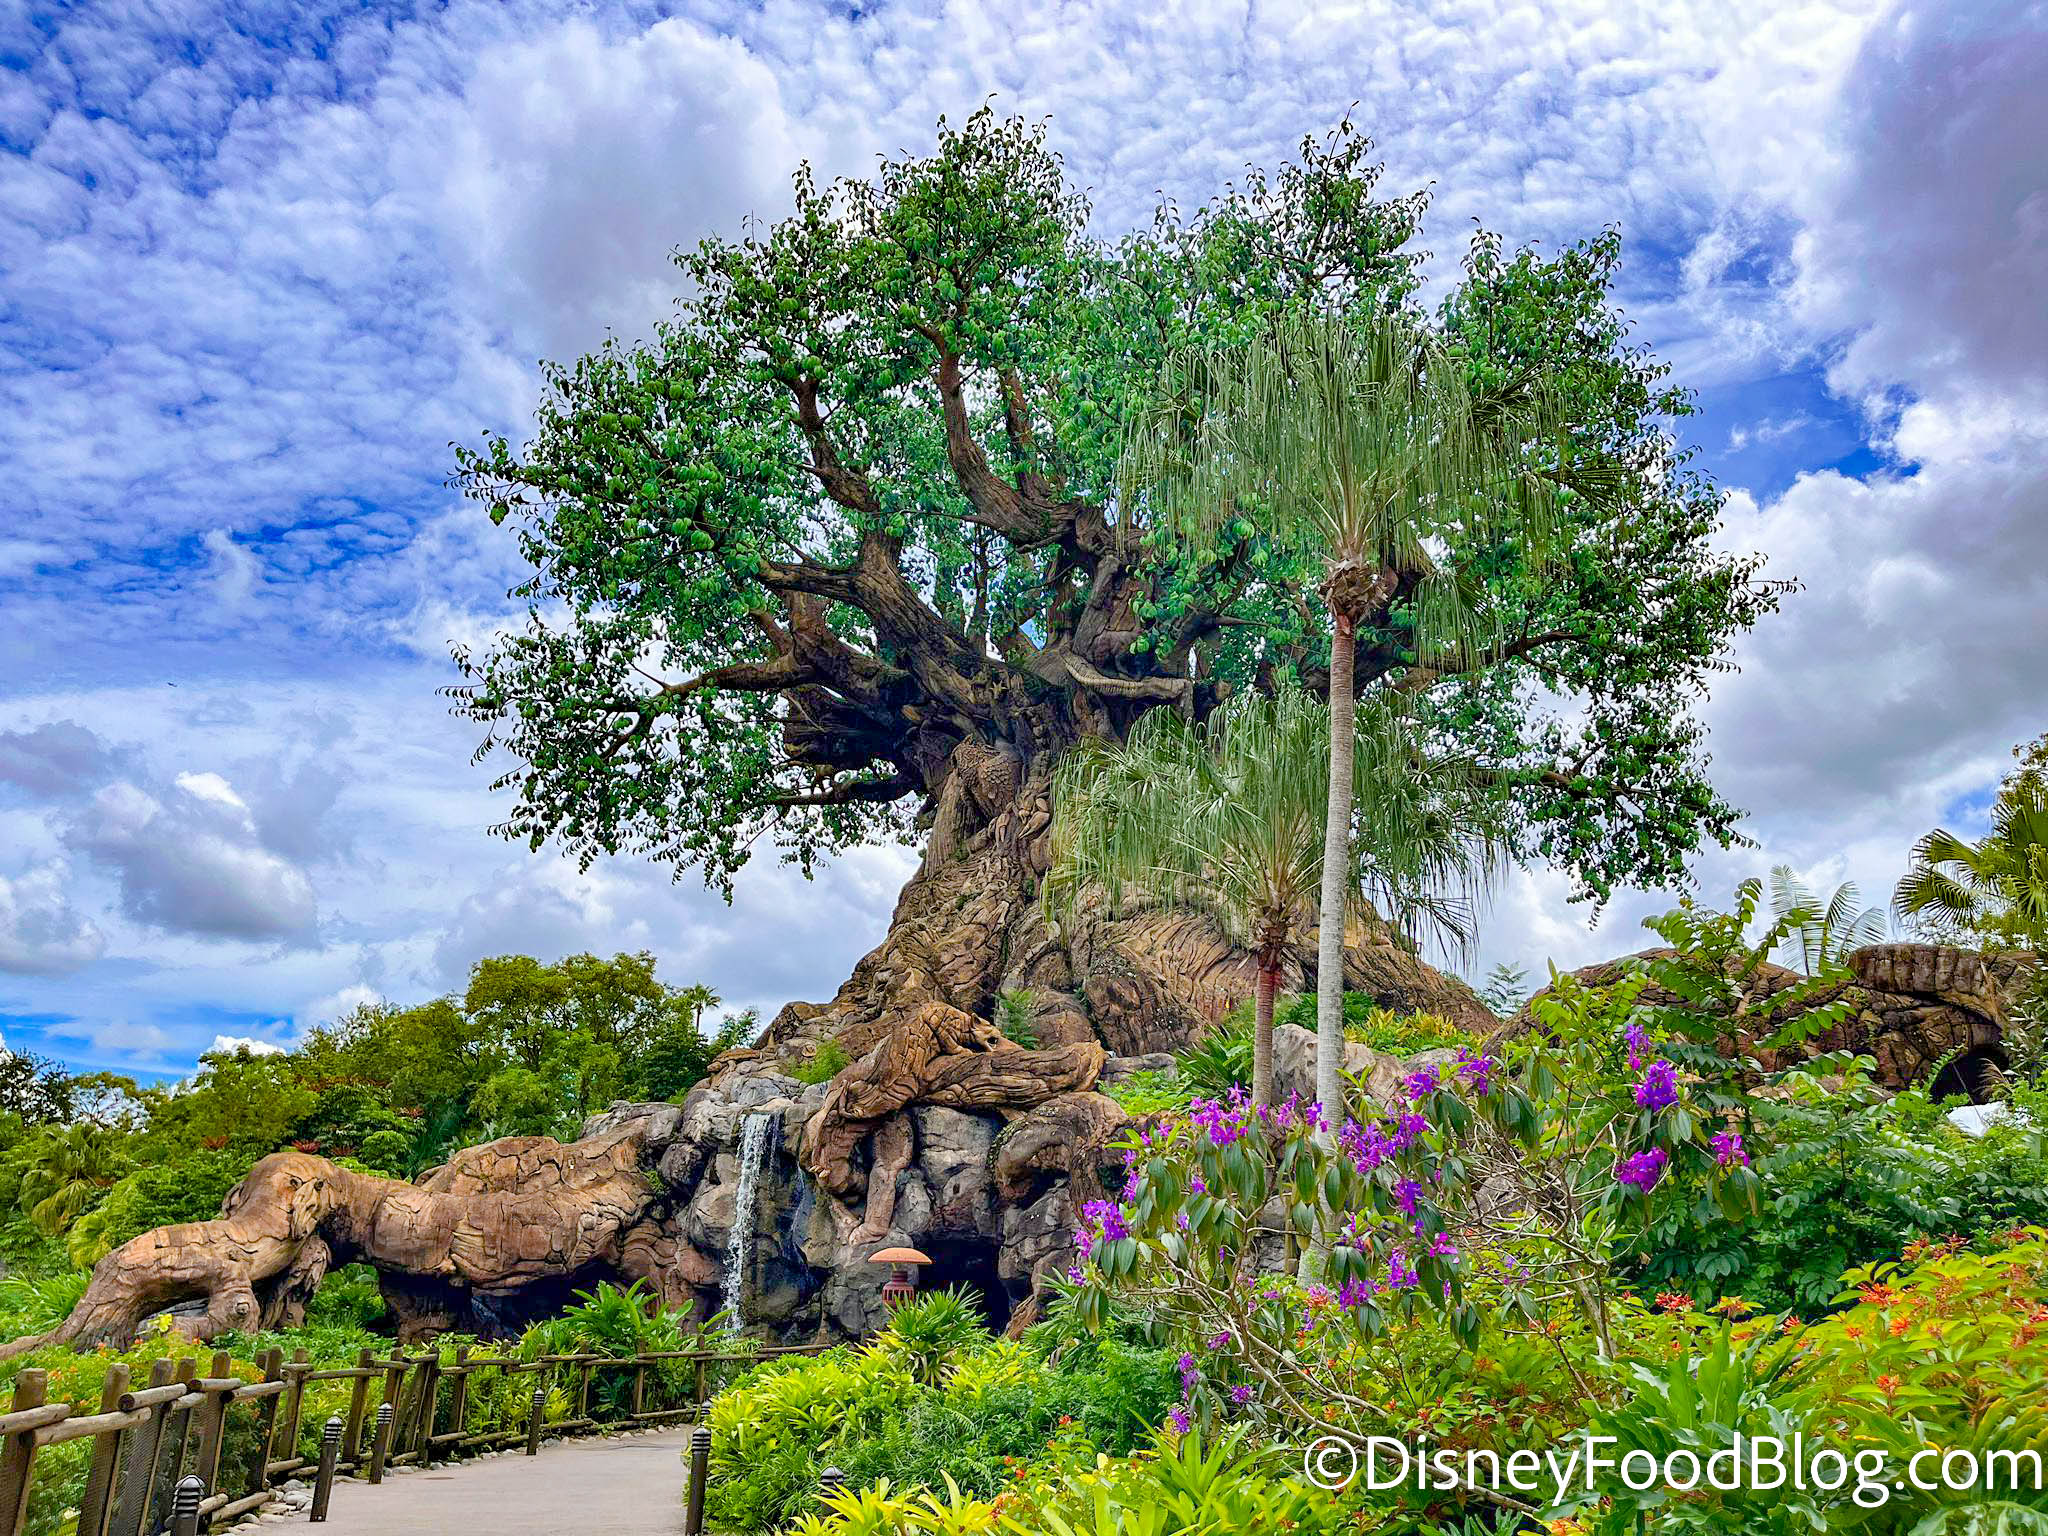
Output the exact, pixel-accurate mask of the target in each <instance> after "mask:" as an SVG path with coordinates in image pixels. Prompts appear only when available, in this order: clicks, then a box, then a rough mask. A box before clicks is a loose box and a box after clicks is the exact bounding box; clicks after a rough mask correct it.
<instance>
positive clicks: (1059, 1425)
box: [708, 1291, 1179, 1532]
mask: <svg viewBox="0 0 2048 1536" xmlns="http://www.w3.org/2000/svg"><path fill="white" fill-rule="evenodd" d="M1048 1344H1050V1346H1051V1348H1050V1352H1049V1353H1048V1350H1047V1347H1046V1346H1047V1345H1048ZM1178 1390H1179V1385H1178V1377H1177V1375H1176V1371H1175V1367H1174V1363H1173V1358H1172V1357H1171V1356H1170V1355H1169V1354H1168V1353H1167V1352H1166V1351H1164V1350H1150V1349H1142V1348H1132V1347H1130V1346H1129V1345H1127V1344H1125V1343H1124V1342H1122V1341H1121V1340H1120V1339H1119V1338H1117V1337H1114V1336H1111V1335H1103V1336H1099V1337H1098V1336H1088V1337H1086V1338H1085V1339H1083V1338H1081V1337H1078V1336H1076V1335H1073V1334H1071V1333H1069V1332H1065V1331H1063V1330H1060V1329H1053V1330H1049V1331H1044V1332H1035V1334H1034V1339H1033V1341H1032V1342H1031V1343H1019V1342H1017V1341H1015V1340H1006V1339H992V1338H990V1337H989V1334H988V1330H987V1329H986V1328H985V1327H984V1326H983V1325H982V1323H981V1321H980V1318H979V1315H978V1314H977V1312H976V1311H975V1309H974V1307H973V1305H972V1303H971V1301H970V1300H969V1299H968V1298H967V1297H966V1296H965V1295H963V1294H961V1293H957V1292H943V1291H941V1292H934V1293H932V1294H930V1295H928V1296H925V1297H922V1298H920V1299H919V1300H918V1301H916V1302H914V1303H912V1304H911V1305H909V1306H906V1307H903V1308H901V1309H900V1310H899V1311H898V1312H897V1313H896V1314H895V1316H894V1317H893V1318H892V1319H891V1321H890V1326H889V1327H888V1328H887V1329H885V1330H884V1331H883V1332H882V1333H881V1334H880V1335H879V1336H878V1337H877V1338H876V1339H875V1341H874V1342H873V1343H872V1344H869V1345H867V1346H864V1347H858V1348H855V1347H841V1348H838V1349H834V1350H830V1351H827V1352H826V1353H824V1354H821V1355H815V1356H810V1357H806V1358H802V1359H798V1358H787V1359H778V1360H773V1361H769V1362H766V1363H764V1364H762V1365H760V1366H757V1367H755V1368H754V1369H753V1370H752V1371H750V1372H748V1374H747V1375H746V1376H744V1377H742V1378H741V1379H740V1380H739V1381H738V1382H737V1383H735V1384H734V1385H733V1386H732V1387H731V1388H730V1389H728V1390H727V1391H725V1392H723V1393H721V1394H720V1395H719V1396H718V1397H717V1398H716V1399H715V1400H714V1401H713V1402H712V1404H711V1407H710V1410H709V1415H708V1421H709V1423H710V1424H711V1428H712V1447H713V1449H712V1461H713V1466H712V1473H713V1475H712V1479H711V1488H710V1513H711V1516H712V1521H713V1524H714V1526H715V1527H716V1528H719V1529H729V1530H733V1531H743V1532H754V1531H765V1530H770V1529H773V1528H775V1527H777V1526H778V1525H781V1524H783V1523H784V1522H786V1521H787V1520H789V1519H790V1518H791V1517H792V1516H794V1515H795V1514H797V1513H798V1512H799V1511H800V1510H802V1509H805V1508H808V1507H809V1506H810V1504H811V1502H812V1500H813V1498H814V1496H815V1493H816V1489H817V1482H818V1475H819V1473H820V1472H821V1471H822V1470H823V1469H824V1468H825V1467H826V1466H827V1465H836V1466H838V1467H839V1468H840V1470H841V1471H843V1472H845V1473H846V1475H847V1480H848V1485H849V1487H856V1488H857V1487H861V1486H863V1485H867V1484H880V1483H881V1482H883V1481H884V1480H886V1481H887V1482H888V1483H889V1485H890V1486H891V1487H892V1488H894V1489H897V1490H900V1491H902V1492H904V1493H915V1492H917V1491H919V1490H934V1491H936V1490H940V1489H943V1488H945V1487H947V1486H948V1479H950V1480H951V1483H952V1485H953V1486H955V1487H957V1489H958V1490H959V1491H960V1492H961V1493H963V1494H966V1495H970V1496H975V1497H986V1496H988V1495H991V1494H993V1493H995V1492H997V1491H998V1490H999V1489H1000V1488H1002V1487H1004V1486H1005V1485H1006V1484H1007V1482H1008V1481H1010V1480H1011V1479H1012V1478H1013V1477H1014V1475H1015V1469H1014V1464H1017V1463H1023V1462H1026V1461H1030V1460H1033V1459H1035V1458H1040V1457H1043V1456H1044V1455H1045V1454H1046V1450H1047V1443H1048V1441H1049V1440H1051V1441H1059V1442H1061V1443H1062V1444H1063V1445H1065V1446H1067V1447H1068V1448H1069V1449H1070V1450H1075V1451H1076V1453H1077V1454H1078V1453H1079V1451H1082V1450H1085V1452H1086V1456H1087V1458H1088V1459H1091V1460H1092V1458H1093V1456H1094V1454H1095V1452H1096V1451H1103V1452H1107V1453H1111V1454H1118V1453H1124V1452H1128V1451H1130V1450H1132V1449H1135V1448H1136V1447H1137V1446H1139V1445H1142V1444H1144V1443H1146V1441H1147V1440H1148V1438H1149V1437H1150V1435H1151V1434H1152V1431H1153V1427H1154V1426H1155V1425H1157V1424H1158V1423H1159V1422H1160V1421H1161V1419H1162V1418H1163V1417H1164V1416H1165V1414H1166V1412H1167V1410H1168V1409H1169V1408H1170V1407H1171V1406H1172V1404H1173V1402H1174V1398H1175V1395H1176V1393H1177V1392H1178Z"/></svg>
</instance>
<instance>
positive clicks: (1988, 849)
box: [1892, 773, 2048, 949]
mask: <svg viewBox="0 0 2048 1536" xmlns="http://www.w3.org/2000/svg"><path fill="white" fill-rule="evenodd" d="M1892 906H1893V908H1894V909H1895V910H1896V911H1897V912H1898V914H1899V915H1900V916H1901V917H1913V918H1919V919H1921V920H1922V921H1923V922H1925V923H1927V924H1928V925H1929V926H1931V927H1933V928H1934V929H1936V931H1938V932H1942V933H1947V934H1956V933H1963V932H1967V933H1973V934H1982V935H1988V936H1990V937H1992V938H1996V939H2002V940H2004V941H2005V942H2007V943H2010V944H2018V945H2022V946H2024V947H2026V948H2029V949H2042V948H2048V784H2044V783H2043V781H2042V777H2041V775H2040V774H2038V773H2023V774H2018V775H2016V776H2015V777H2014V778H2012V779H2010V780H2008V781H2007V783H2006V785H2005V787H2004V788H2003V789H2002V790H2001V791H2000V792H1999V796H1998V799H1997V800H1996V802H1994V804H1993V805H1992V809H1991V831H1990V833H1989V835H1987V836H1985V837H1983V838H1982V839H1980V840H1979V841H1977V842H1974V843H1967V842H1964V841H1963V839H1961V838H1960V837H1958V836H1956V834H1955V833H1953V832H1950V831H1948V830H1946V829H1944V828H1940V827H1937V828H1936V829H1935V830H1934V831H1932V832H1930V833H1928V834H1927V835H1926V836H1925V837H1923V838H1921V839H1920V841H1919V842H1917V843H1915V844H1914V845H1913V862H1912V866H1911V868H1910V869H1909V870H1908V871H1907V874H1906V878H1905V879H1903V880H1901V881H1900V882H1899V886H1898V890H1897V891H1896V892H1894V893H1893V896H1892Z"/></svg>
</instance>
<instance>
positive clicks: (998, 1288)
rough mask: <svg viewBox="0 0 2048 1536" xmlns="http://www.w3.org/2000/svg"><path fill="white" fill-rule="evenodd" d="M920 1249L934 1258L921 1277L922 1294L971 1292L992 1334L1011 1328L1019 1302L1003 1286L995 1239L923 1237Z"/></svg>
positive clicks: (919, 1280) (919, 1278)
mask: <svg viewBox="0 0 2048 1536" xmlns="http://www.w3.org/2000/svg"><path fill="white" fill-rule="evenodd" d="M920 1246H921V1247H922V1249H923V1250H924V1252H925V1253H926V1254H927V1255H929V1256H930V1258H931V1263H930V1264H929V1265H928V1266H926V1267H925V1269H924V1270H923V1272H922V1273H921V1274H920V1275H919V1277H918V1289H919V1290H920V1291H922V1292H926V1293H929V1292H932V1291H944V1290H951V1289H955V1288H960V1289H965V1290H968V1291H970V1292H972V1293H973V1295H972V1299H973V1301H974V1303H975V1305H976V1307H978V1308H979V1310H980V1312H981V1315H982V1320H983V1321H984V1322H986V1323H987V1324H988V1326H989V1329H990V1331H991V1332H994V1333H1001V1332H1002V1331H1003V1330H1004V1329H1005V1328H1006V1327H1008V1326H1009V1323H1010V1314H1011V1313H1012V1312H1014V1311H1015V1310H1016V1307H1017V1301H1016V1298H1015V1297H1013V1296H1012V1295H1011V1294H1010V1288H1009V1287H1008V1286H1007V1285H1005V1284H1004V1283H1003V1277H1002V1274H1001V1271H1000V1268H999V1266H998V1264H997V1261H996V1244H995V1242H994V1240H993V1239H988V1238H924V1239H921V1240H920Z"/></svg>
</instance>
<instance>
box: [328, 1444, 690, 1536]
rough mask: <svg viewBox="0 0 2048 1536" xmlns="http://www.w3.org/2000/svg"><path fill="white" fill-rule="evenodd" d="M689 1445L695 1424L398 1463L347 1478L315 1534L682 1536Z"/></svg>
mask: <svg viewBox="0 0 2048 1536" xmlns="http://www.w3.org/2000/svg"><path fill="white" fill-rule="evenodd" d="M689 1443H690V1431H689V1429H688V1428H687V1427H684V1428H682V1429H664V1430H660V1431H657V1432H656V1433H653V1434H643V1435H616V1436H606V1437H597V1436H593V1437H591V1438H588V1439H572V1440H557V1441H552V1442H550V1443H548V1444H545V1445H543V1446H542V1447H541V1448H540V1454H539V1455H538V1456H525V1455H521V1454H519V1453H517V1452H514V1453H513V1454H511V1455H505V1456H485V1457H479V1458H478V1459H476V1460H475V1461H466V1462H461V1463H458V1464H455V1465H452V1466H437V1467H430V1468H428V1469H427V1470H425V1471H422V1472H406V1471H398V1470H396V1469H394V1470H393V1471H391V1472H390V1473H387V1474H386V1475H385V1479H384V1482H383V1485H382V1486H381V1487H377V1488H372V1487H371V1486H370V1485H369V1484H368V1483H363V1482H357V1481H355V1480H353V1479H348V1478H339V1479H336V1481H335V1484H334V1499H333V1502H332V1503H331V1504H330V1505H329V1506H328V1511H327V1524H326V1525H325V1526H323V1527H321V1529H320V1532H319V1533H314V1532H312V1531H311V1530H310V1529H309V1531H308V1536H677V1533H678V1532H680V1531H681V1530H682V1528H683V1484H684V1480H685V1477H686V1476H687V1472H688V1469H687V1467H686V1466H685V1465H684V1460H683V1452H684V1449H685V1447H687V1446H688V1445H689ZM289 1523H290V1524H292V1525H294V1526H301V1525H307V1524H308V1522H307V1520H306V1518H305V1516H303V1515H298V1516H294V1517H293V1518H292V1520H291V1521H290V1522H289Z"/></svg>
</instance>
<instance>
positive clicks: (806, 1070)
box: [789, 1040, 848, 1085]
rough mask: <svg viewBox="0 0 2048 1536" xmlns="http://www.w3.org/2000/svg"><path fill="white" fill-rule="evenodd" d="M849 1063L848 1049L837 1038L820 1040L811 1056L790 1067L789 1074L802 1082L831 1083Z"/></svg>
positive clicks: (812, 1049)
mask: <svg viewBox="0 0 2048 1536" xmlns="http://www.w3.org/2000/svg"><path fill="white" fill-rule="evenodd" d="M847 1065H848V1061H847V1055H846V1051H845V1049H844V1048H843V1047H842V1046H841V1045H840V1044H839V1042H838V1041H837V1040H820V1041H819V1042H818V1043H817V1044H816V1045H815V1046H813V1047H812V1048H811V1054H810V1055H809V1056H807V1057H805V1058H804V1059H803V1060H802V1061H800V1062H798V1063H797V1064H796V1065H795V1066H793V1067H791V1068H790V1069H789V1075H790V1076H791V1077H793V1078H795V1079H796V1080H797V1081H798V1082H800V1083H810V1084H814V1085H815V1084H817V1083H829V1082H831V1081H832V1079H833V1078H835V1077H837V1076H838V1075H839V1074H840V1073H841V1072H844V1071H845V1070H846V1068H847Z"/></svg>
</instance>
